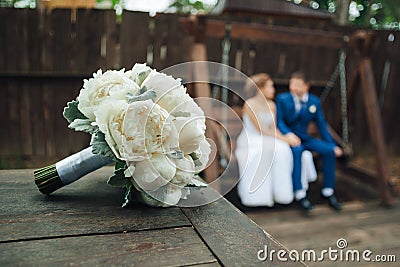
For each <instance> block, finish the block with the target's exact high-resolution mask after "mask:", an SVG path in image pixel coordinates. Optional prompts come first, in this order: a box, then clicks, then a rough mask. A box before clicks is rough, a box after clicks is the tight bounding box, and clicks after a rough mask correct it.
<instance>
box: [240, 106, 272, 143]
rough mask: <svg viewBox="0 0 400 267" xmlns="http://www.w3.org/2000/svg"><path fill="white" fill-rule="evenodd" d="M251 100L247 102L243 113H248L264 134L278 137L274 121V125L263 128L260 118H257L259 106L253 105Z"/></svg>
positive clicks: (256, 126)
mask: <svg viewBox="0 0 400 267" xmlns="http://www.w3.org/2000/svg"><path fill="white" fill-rule="evenodd" d="M251 103H252V102H251V101H248V103H245V104H244V106H243V112H242V114H246V115H247V116H248V117H249V118H250V121H251V123H252V124H253V126H254V127H255V128H256V129H257V131H259V132H260V133H261V134H262V135H267V136H272V137H276V130H277V129H276V127H275V124H274V123H271V125H272V126H273V127H268V128H267V129H265V128H262V127H261V124H260V121H261V120H260V119H258V118H257V115H256V113H257V108H256V107H252V106H251Z"/></svg>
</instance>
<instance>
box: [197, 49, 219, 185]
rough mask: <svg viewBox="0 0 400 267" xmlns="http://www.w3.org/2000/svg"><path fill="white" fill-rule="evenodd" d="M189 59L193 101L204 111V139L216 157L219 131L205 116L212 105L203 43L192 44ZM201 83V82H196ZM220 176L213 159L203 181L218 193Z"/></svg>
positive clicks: (216, 125)
mask: <svg viewBox="0 0 400 267" xmlns="http://www.w3.org/2000/svg"><path fill="white" fill-rule="evenodd" d="M191 59H192V61H194V62H195V64H193V70H192V71H193V73H192V75H193V80H192V81H194V93H195V99H196V98H200V99H197V101H196V102H197V103H198V104H199V106H200V107H201V108H202V109H203V110H204V111H205V116H206V137H207V138H208V139H211V140H212V141H213V142H214V143H213V144H211V149H212V152H211V154H212V155H218V153H219V152H220V151H219V152H218V151H217V150H218V145H217V144H218V141H219V140H220V134H221V130H220V127H219V125H218V124H217V123H216V122H215V121H213V120H210V119H207V117H208V116H207V114H208V115H210V113H212V105H211V102H210V101H207V99H211V88H210V85H209V83H208V82H209V81H210V77H209V70H208V61H207V48H206V45H205V44H204V43H198V42H197V43H194V44H193V46H192V51H191ZM198 81H201V82H198ZM219 174H220V167H219V162H218V157H213V158H212V162H211V163H210V165H209V166H208V167H207V168H206V169H205V170H204V176H205V177H204V178H205V180H206V181H207V182H208V183H209V184H210V185H211V186H212V187H213V188H214V189H215V190H216V191H218V192H219V191H220V184H219V181H218V178H219Z"/></svg>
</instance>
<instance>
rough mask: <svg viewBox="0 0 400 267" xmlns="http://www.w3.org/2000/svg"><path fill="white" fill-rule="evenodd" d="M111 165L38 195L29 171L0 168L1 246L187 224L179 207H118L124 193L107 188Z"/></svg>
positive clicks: (188, 223)
mask: <svg viewBox="0 0 400 267" xmlns="http://www.w3.org/2000/svg"><path fill="white" fill-rule="evenodd" d="M111 174H112V168H111V167H104V168H102V169H99V170H97V171H95V172H93V173H91V174H89V175H87V176H86V177H84V178H82V179H81V180H79V181H77V182H75V183H73V184H70V185H68V186H66V187H64V188H62V189H59V190H58V191H56V192H55V193H53V194H52V195H50V196H45V195H42V194H41V193H40V192H39V191H38V189H37V188H36V185H35V183H34V177H33V170H29V169H27V170H0V201H1V203H2V205H1V207H0V232H1V233H2V234H1V236H0V242H6V241H7V242H11V241H16V240H26V239H40V238H50V237H61V236H73V235H89V234H103V233H115V232H117V233H122V232H124V231H138V230H148V229H160V228H173V227H181V226H190V225H191V224H190V222H189V221H188V220H187V218H186V217H185V216H184V215H183V213H182V211H181V210H180V209H179V208H176V207H173V208H152V207H147V206H146V207H145V206H143V205H139V204H137V205H131V206H130V207H129V208H121V204H122V202H123V198H124V192H123V190H121V189H119V188H114V187H111V186H109V185H107V183H106V182H107V179H108V177H109V176H110V175H111Z"/></svg>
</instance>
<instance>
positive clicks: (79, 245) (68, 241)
mask: <svg viewBox="0 0 400 267" xmlns="http://www.w3.org/2000/svg"><path fill="white" fill-rule="evenodd" d="M83 248H84V249H83ZM32 263H34V264H33V265H35V266H76V265H78V266H183V265H185V266H187V265H197V264H212V265H213V266H218V261H217V260H216V258H215V257H214V255H213V254H212V253H211V252H210V251H209V250H208V249H207V247H206V246H205V245H204V243H203V242H202V240H201V239H200V238H199V236H198V235H197V234H196V232H195V231H194V230H193V229H192V228H191V227H182V228H172V229H160V230H153V231H141V232H127V233H119V234H109V235H102V234H99V235H93V236H79V237H67V238H57V239H45V240H35V241H28V242H13V243H3V244H0V264H1V266H28V265H29V266H31V264H32Z"/></svg>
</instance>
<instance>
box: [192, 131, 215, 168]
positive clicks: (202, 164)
mask: <svg viewBox="0 0 400 267" xmlns="http://www.w3.org/2000/svg"><path fill="white" fill-rule="evenodd" d="M194 153H195V154H196V156H197V158H198V160H196V164H195V172H196V173H199V172H201V171H203V170H204V169H205V168H207V167H208V165H209V163H210V162H212V161H210V160H209V158H210V154H211V146H210V143H208V141H207V139H206V138H204V139H203V140H202V141H201V142H200V145H199V148H198V149H197V150H195V151H194Z"/></svg>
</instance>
